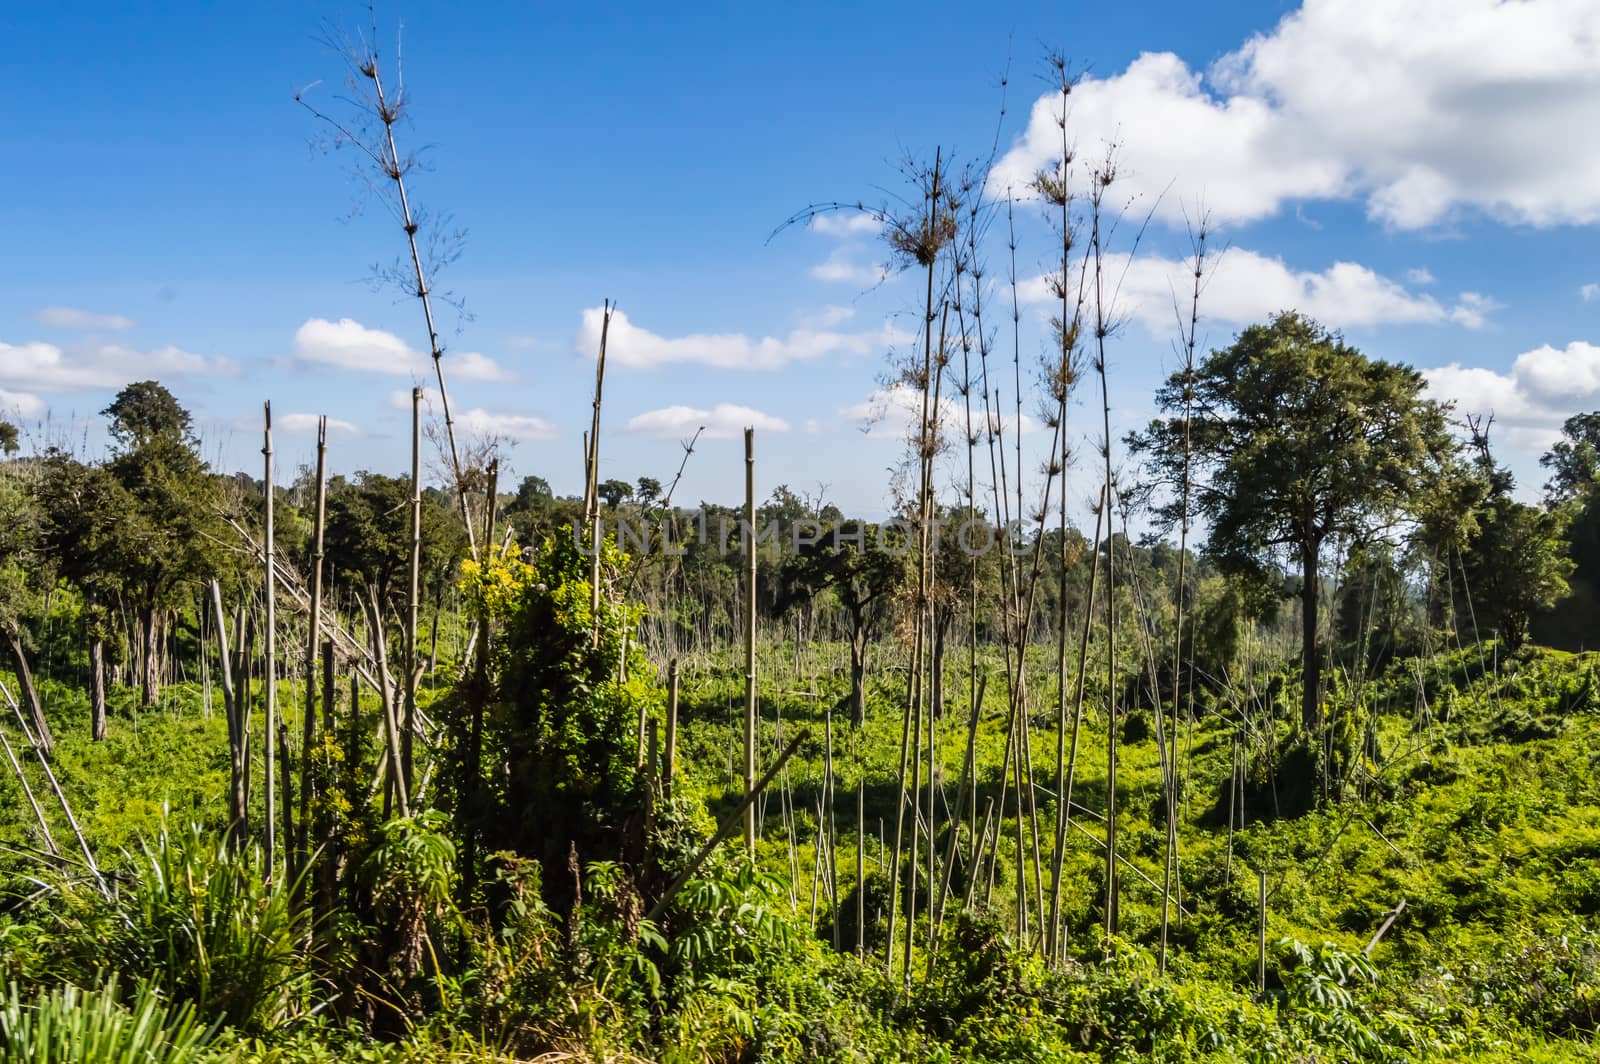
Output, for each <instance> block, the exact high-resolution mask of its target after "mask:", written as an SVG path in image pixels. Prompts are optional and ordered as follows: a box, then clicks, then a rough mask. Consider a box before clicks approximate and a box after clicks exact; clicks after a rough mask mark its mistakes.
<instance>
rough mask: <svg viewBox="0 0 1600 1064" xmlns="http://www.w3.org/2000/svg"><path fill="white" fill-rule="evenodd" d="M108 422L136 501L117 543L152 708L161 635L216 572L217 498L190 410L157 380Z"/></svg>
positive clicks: (120, 399)
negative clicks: (190, 588) (185, 595)
mask: <svg viewBox="0 0 1600 1064" xmlns="http://www.w3.org/2000/svg"><path fill="white" fill-rule="evenodd" d="M101 412H102V413H103V414H105V416H106V417H107V418H109V419H110V421H111V425H110V431H111V439H112V456H111V461H110V463H109V465H108V468H109V470H110V472H111V475H112V476H113V477H114V478H115V479H116V481H117V483H118V484H120V485H121V486H122V488H123V489H124V490H125V491H126V493H127V497H128V498H129V499H130V500H131V502H130V504H129V507H128V509H127V511H126V512H125V513H124V514H123V515H122V517H123V520H122V527H121V529H120V532H119V536H118V539H119V541H120V542H121V543H122V545H123V547H124V550H123V551H122V553H121V557H122V558H123V559H125V560H126V562H127V570H126V572H123V573H121V574H119V576H120V586H121V587H122V590H123V593H124V595H125V596H126V597H127V598H128V599H129V600H130V602H131V604H132V605H133V606H134V608H135V609H136V610H137V613H138V619H139V628H140V644H141V645H140V649H139V655H138V657H139V674H140V680H141V687H142V693H143V701H144V703H145V704H146V705H154V704H155V702H156V699H157V698H158V697H159V695H160V693H161V654H160V648H161V632H162V629H163V625H164V623H165V621H166V617H167V613H168V611H169V610H171V609H172V608H173V607H174V606H176V605H177V604H178V602H179V601H180V599H179V592H180V589H181V588H183V587H184V586H185V585H186V584H188V583H192V582H195V581H200V580H203V579H204V578H205V577H207V576H209V575H210V574H211V573H212V572H213V571H214V570H215V569H216V563H217V555H218V551H219V548H218V544H220V543H222V542H223V537H222V533H221V530H220V528H219V517H218V513H219V493H218V486H217V482H216V480H215V478H213V477H212V476H211V474H210V471H209V469H208V468H207V466H206V463H205V461H204V459H202V458H201V457H200V442H199V440H197V439H196V438H195V436H194V432H193V427H192V422H191V420H190V417H189V412H188V411H187V410H185V409H184V408H183V407H182V406H181V405H179V403H178V400H177V399H175V398H174V397H173V395H172V393H171V392H169V391H167V389H166V388H164V387H162V386H161V385H160V384H158V383H157V382H155V381H138V382H136V383H134V384H130V385H128V386H127V387H126V388H124V389H122V391H120V392H118V393H117V397H116V398H115V399H114V400H112V402H111V405H110V406H108V407H106V408H105V410H103V411H101Z"/></svg>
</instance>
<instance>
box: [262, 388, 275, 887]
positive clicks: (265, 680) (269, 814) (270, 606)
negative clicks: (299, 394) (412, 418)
mask: <svg viewBox="0 0 1600 1064" xmlns="http://www.w3.org/2000/svg"><path fill="white" fill-rule="evenodd" d="M261 414H262V447H261V455H262V458H263V465H264V468H265V472H264V479H265V484H264V485H263V487H262V491H263V494H264V495H265V498H266V524H265V529H264V532H263V541H264V546H265V551H266V566H265V569H266V575H265V584H266V588H265V591H264V594H265V597H266V619H265V622H264V623H265V625H266V640H265V648H266V651H265V653H266V659H265V662H264V666H263V669H262V674H261V676H262V685H263V686H262V697H263V705H264V709H265V713H266V747H265V750H266V757H265V760H264V768H265V773H264V774H265V777H266V778H265V780H264V782H265V784H266V791H265V795H266V810H265V814H264V815H263V817H262V821H263V823H264V825H265V828H266V830H265V832H264V836H263V840H262V842H263V847H264V849H265V851H266V857H267V868H268V871H269V873H270V871H271V869H272V864H273V859H274V857H275V856H276V852H277V841H278V791H277V785H276V782H275V780H274V777H273V768H274V767H275V766H276V764H277V745H276V744H277V739H278V736H277V731H278V707H277V682H278V678H277V672H278V646H277V620H278V615H277V608H276V602H277V597H278V572H277V564H276V563H277V548H276V546H275V545H274V542H273V530H272V504H273V491H272V472H273V470H272V403H271V401H270V400H269V401H267V402H266V403H263V404H262V407H261Z"/></svg>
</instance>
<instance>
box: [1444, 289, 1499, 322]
mask: <svg viewBox="0 0 1600 1064" xmlns="http://www.w3.org/2000/svg"><path fill="white" fill-rule="evenodd" d="M1503 305H1504V304H1502V303H1499V302H1497V301H1496V300H1493V299H1490V298H1489V297H1488V296H1486V295H1484V294H1482V293H1481V292H1462V293H1461V295H1459V296H1458V297H1457V303H1456V305H1455V306H1453V307H1451V308H1450V320H1451V321H1453V322H1455V323H1457V324H1458V325H1465V326H1466V327H1467V328H1469V329H1481V328H1483V327H1484V326H1485V325H1487V324H1488V315H1489V314H1491V313H1493V312H1494V311H1497V310H1499V309H1500V308H1501V307H1502V306H1503Z"/></svg>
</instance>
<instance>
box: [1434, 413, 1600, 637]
mask: <svg viewBox="0 0 1600 1064" xmlns="http://www.w3.org/2000/svg"><path fill="white" fill-rule="evenodd" d="M1588 416H1591V415H1580V417H1588ZM1578 420H1580V418H1570V419H1568V421H1567V425H1568V426H1569V427H1570V426H1572V425H1573V422H1575V421H1578ZM1469 423H1470V424H1471V426H1472V442H1473V446H1474V447H1475V448H1476V449H1477V451H1478V455H1477V461H1476V465H1477V471H1478V475H1479V476H1480V477H1481V478H1482V479H1483V480H1484V482H1485V483H1486V486H1487V490H1486V492H1485V498H1484V501H1483V503H1482V505H1481V506H1480V507H1479V508H1478V510H1477V512H1476V513H1475V514H1474V515H1473V516H1474V518H1475V520H1474V522H1473V528H1472V531H1470V532H1469V533H1468V536H1467V542H1466V546H1465V547H1464V548H1463V549H1462V550H1461V573H1462V578H1463V580H1464V581H1465V584H1466V587H1465V589H1464V592H1465V595H1466V598H1467V601H1468V603H1470V605H1471V611H1472V612H1471V617H1472V618H1473V619H1474V621H1475V622H1476V624H1477V626H1478V629H1479V634H1480V635H1481V634H1483V632H1484V629H1488V630H1489V631H1492V632H1493V633H1494V634H1495V636H1496V637H1497V638H1499V640H1500V641H1501V642H1502V643H1504V644H1505V645H1506V647H1507V648H1508V649H1511V650H1516V649H1517V648H1518V647H1520V646H1521V645H1522V642H1523V640H1524V639H1525V638H1526V637H1527V634H1528V623H1529V621H1530V620H1531V619H1532V617H1533V614H1534V612H1535V611H1537V610H1544V609H1549V608H1550V607H1551V606H1554V605H1555V604H1556V603H1557V602H1558V601H1560V600H1561V599H1563V598H1565V597H1566V596H1567V595H1568V594H1569V593H1570V589H1569V588H1568V586H1567V579H1568V577H1570V576H1571V575H1572V571H1573V568H1574V565H1573V562H1572V559H1571V558H1569V557H1568V556H1567V550H1566V546H1567V544H1566V528H1565V525H1566V522H1565V521H1564V520H1563V518H1562V515H1561V514H1560V513H1557V512H1551V511H1546V510H1542V509H1540V508H1539V507H1537V506H1529V505H1528V504H1526V503H1521V502H1518V501H1517V500H1516V499H1514V498H1512V495H1511V492H1512V489H1513V488H1514V487H1515V486H1516V481H1515V479H1514V478H1513V477H1512V475H1511V472H1510V471H1509V470H1507V469H1506V468H1504V467H1503V466H1497V465H1495V463H1494V458H1493V456H1492V455H1491V454H1490V451H1489V429H1488V424H1487V423H1485V422H1480V421H1477V420H1471V421H1470V422H1469ZM1595 427H1596V428H1600V420H1597V421H1596V423H1595ZM1573 435H1576V434H1573ZM1556 446H1557V447H1560V446H1562V445H1561V444H1557V445H1556ZM1582 446H1583V447H1585V448H1588V450H1589V455H1588V457H1589V459H1590V460H1592V459H1593V448H1592V447H1591V446H1590V445H1589V444H1587V443H1585V444H1583V445H1582ZM1569 468H1571V467H1569ZM1589 468H1590V470H1591V472H1592V468H1593V467H1592V465H1591V466H1590V467H1589ZM1561 475H1562V474H1561V473H1560V472H1559V471H1558V473H1557V479H1560V477H1561ZM1552 483H1554V481H1552Z"/></svg>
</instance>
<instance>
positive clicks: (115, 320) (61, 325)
mask: <svg viewBox="0 0 1600 1064" xmlns="http://www.w3.org/2000/svg"><path fill="white" fill-rule="evenodd" d="M33 320H34V321H36V322H38V323H39V324H40V325H48V326H50V327H51V328H52V329H76V330H78V331H79V332H122V331H124V330H126V329H131V328H133V319H132V318H129V317H125V316H123V315H121V314H96V313H94V312H93V311H89V310H78V309H77V308H75V307H44V308H42V309H40V310H38V311H36V312H35V313H34V315H33Z"/></svg>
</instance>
